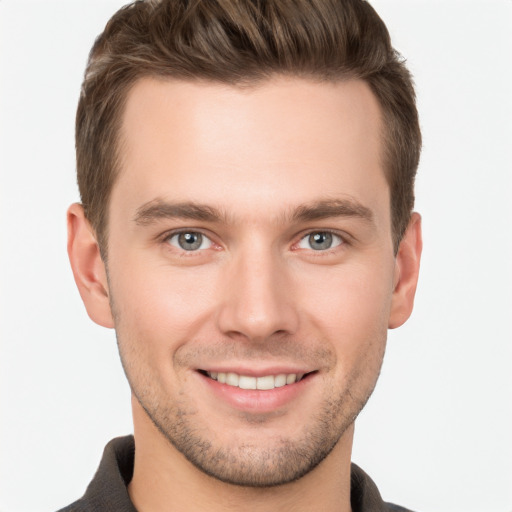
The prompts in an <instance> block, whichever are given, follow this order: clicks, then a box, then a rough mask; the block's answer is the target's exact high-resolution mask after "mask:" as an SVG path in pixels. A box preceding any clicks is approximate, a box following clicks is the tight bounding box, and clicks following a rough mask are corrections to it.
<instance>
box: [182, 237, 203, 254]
mask: <svg viewBox="0 0 512 512" xmlns="http://www.w3.org/2000/svg"><path fill="white" fill-rule="evenodd" d="M178 243H179V245H180V247H181V248H182V249H184V250H185V251H195V250H196V249H199V247H201V244H202V243H203V235H201V233H180V234H179V236H178Z"/></svg>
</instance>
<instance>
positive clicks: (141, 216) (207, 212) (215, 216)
mask: <svg viewBox="0 0 512 512" xmlns="http://www.w3.org/2000/svg"><path fill="white" fill-rule="evenodd" d="M224 217H225V216H224V215H223V214H221V212H220V211H219V210H218V209H217V208H214V207H212V206H207V205H204V204H198V203H193V202H184V203H169V202H167V201H163V200H162V199H155V200H153V201H150V202H148V203H145V204H143V205H142V206H141V207H140V208H138V209H137V213H136V214H135V217H134V221H135V223H136V224H139V225H141V226H147V225H149V224H152V223H153V222H156V221H158V220H160V219H190V220H199V221H203V222H218V221H220V220H221V219H223V218H224Z"/></svg>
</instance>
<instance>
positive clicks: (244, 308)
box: [217, 249, 299, 342]
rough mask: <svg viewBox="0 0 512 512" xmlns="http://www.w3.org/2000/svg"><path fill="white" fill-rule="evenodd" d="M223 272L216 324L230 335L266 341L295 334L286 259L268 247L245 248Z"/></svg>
mask: <svg viewBox="0 0 512 512" xmlns="http://www.w3.org/2000/svg"><path fill="white" fill-rule="evenodd" d="M229 267H230V268H229V270H226V273H227V275H226V274H225V275H224V279H223V281H224V283H223V288H222V292H221V295H222V300H221V301H220V310H219V311H218V317H217V319H218V326H219V329H220V330H221V332H223V334H225V335H227V336H229V337H231V338H244V339H246V340H249V341H251V342H265V341H267V340H269V339H270V338H271V337H273V336H275V335H283V334H294V333H295V332H296V331H297V327H298V324H299V316H298V311H297V308H296V307H295V304H294V297H293V296H294V292H293V283H292V280H291V278H290V277H289V272H287V271H286V263H285V262H284V261H282V260H280V258H279V257H278V256H276V255H275V254H272V252H271V250H270V249H269V250H260V251H254V250H253V251H246V252H245V253H244V254H240V255H238V256H237V257H235V258H234V259H233V261H231V263H230V265H229Z"/></svg>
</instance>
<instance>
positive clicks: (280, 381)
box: [274, 373, 286, 388]
mask: <svg viewBox="0 0 512 512" xmlns="http://www.w3.org/2000/svg"><path fill="white" fill-rule="evenodd" d="M274 386H275V387H276V388H282V387H283V386H286V375H284V373H282V374H281V375H276V378H275V381H274Z"/></svg>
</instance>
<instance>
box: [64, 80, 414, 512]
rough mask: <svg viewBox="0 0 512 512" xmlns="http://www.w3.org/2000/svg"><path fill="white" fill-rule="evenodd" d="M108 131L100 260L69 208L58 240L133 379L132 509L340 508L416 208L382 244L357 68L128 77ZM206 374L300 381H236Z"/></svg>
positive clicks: (382, 188) (375, 114) (405, 303)
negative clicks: (183, 239)
mask: <svg viewBox="0 0 512 512" xmlns="http://www.w3.org/2000/svg"><path fill="white" fill-rule="evenodd" d="M122 141H123V143H122V152H121V156H122V158H121V172H120V175H119V178H118V180H117V182H116V183H115V185H114V188H113V191H112V196H111V202H110V205H109V241H108V251H107V252H108V271H107V269H106V267H105V265H104V262H103V261H102V260H101V257H100V254H99V249H98V246H97V244H96V240H95V236H94V232H93V230H92V229H91V227H90V225H89V224H88V222H87V220H86V219H85V218H84V215H83V210H82V208H81V206H80V205H72V206H71V207H70V209H69V212H68V225H69V245H68V249H69V254H70V260H71V264H72V267H73V271H74V275H75V279H76V281H77V284H78V287H79V290H80V293H81V296H82V298H83V300H84V303H85V305H86V307H87V310H88V313H89V315H90V316H91V318H92V319H93V320H94V321H95V322H97V323H99V324H101V325H104V326H106V327H115V329H116V334H117V338H118V344H119V349H120V354H121V359H122V362H123V366H124V369H125V372H126V374H127V377H128V380H129V382H130V385H131V388H132V392H133V398H132V404H133V417H134V432H135V442H136V446H137V450H136V456H135V468H134V477H133V480H132V482H131V483H130V486H129V492H130V496H131V498H132V500H133V502H134V504H135V506H136V507H137V509H138V510H141V511H160V510H162V511H163V510H167V508H166V507H167V504H168V503H172V506H173V510H177V511H180V510H187V511H194V510H205V509H208V510H214V511H215V510H235V509H236V510H240V509H243V510H251V511H258V510H270V509H273V510H294V511H302V510H323V511H327V512H328V511H331V510H332V511H334V510H336V511H339V510H345V511H348V510H350V452H351V446H352V436H353V422H354V420H355V418H356V416H357V414H358V413H359V411H360V410H361V408H362V407H363V406H364V404H365V403H366V401H367V399H368V397H369V396H370V394H371V392H372V390H373V388H374V386H375V383H376V381H377V377H378V374H379V371H380V367H381V364H382V359H383V355H384V350H385V345H386V335H387V329H388V328H394V327H398V326H399V325H401V324H402V323H403V322H405V320H406V319H407V318H408V317H409V315H410V313H411V311H412V306H413V299H414V293H415V289H416V282H417V277H418V269H419V260H420V253H421V231H420V219H419V216H418V215H417V214H413V216H412V218H411V222H410V224H409V227H408V229H407V232H406V234H405V236H404V238H403V240H402V242H401V244H400V248H399V251H398V254H396V255H395V254H394V251H393V241H392V233H391V220H390V197H389V187H388V184H387V182H386V179H385V176H384V171H383V169H382V165H381V154H382V153H383V150H382V147H381V146H382V145H381V116H380V108H379V105H378V103H377V101H376V99H375V97H374V96H373V94H372V93H371V91H370V89H369V88H368V87H367V86H366V84H364V83H363V82H361V81H346V82H339V83H335V84H334V83H331V84H327V83H314V82H311V81H307V80H303V79H298V78H274V79H273V80H271V81H268V82H265V83H263V84H261V85H258V86H257V87H253V88H249V89H239V88H234V87H228V86H223V85H219V84H212V83H188V82H179V81H156V80H150V79H144V80H141V81H139V82H138V83H137V84H136V85H135V86H134V88H133V89H132V90H131V92H130V93H129V96H128V101H127V105H126V111H125V112H124V117H123V126H122ZM191 205H192V206H193V207H192V206H191ZM177 231H178V232H182V231H184V232H187V233H189V234H194V233H200V234H201V235H202V236H203V237H204V238H203V244H202V245H201V246H200V248H199V249H197V250H193V251H186V250H184V249H183V248H182V247H181V246H180V243H179V241H180V239H179V236H178V235H177ZM326 232H329V233H332V244H331V246H330V247H326V248H325V247H324V246H322V248H321V249H320V250H318V249H319V248H318V246H317V245H315V242H314V240H312V239H311V238H310V235H311V234H316V235H320V236H324V235H322V233H326ZM327 245H329V244H327ZM107 276H108V277H107ZM204 371H234V372H237V373H241V374H250V375H252V374H254V375H257V376H259V375H267V374H277V373H282V372H283V373H305V374H307V376H306V378H304V379H303V380H302V381H301V382H298V383H295V384H292V385H291V386H286V391H283V389H284V388H283V389H281V388H279V390H277V391H276V390H273V391H248V392H244V391H240V390H239V389H238V388H233V387H228V386H226V385H225V384H219V383H218V382H215V381H212V380H211V379H210V378H209V377H208V376H206V375H205V374H204ZM234 390H236V391H234Z"/></svg>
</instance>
